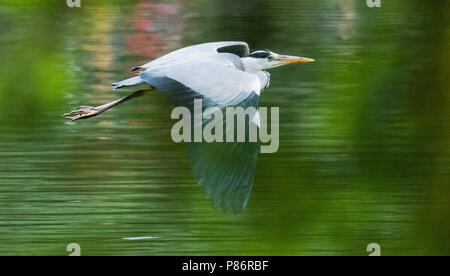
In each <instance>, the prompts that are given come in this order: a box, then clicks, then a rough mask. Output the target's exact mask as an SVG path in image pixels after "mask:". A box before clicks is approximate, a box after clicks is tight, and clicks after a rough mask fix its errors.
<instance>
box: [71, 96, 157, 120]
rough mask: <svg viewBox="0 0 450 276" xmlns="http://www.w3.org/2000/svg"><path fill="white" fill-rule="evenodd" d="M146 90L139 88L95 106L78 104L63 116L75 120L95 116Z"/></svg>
mask: <svg viewBox="0 0 450 276" xmlns="http://www.w3.org/2000/svg"><path fill="white" fill-rule="evenodd" d="M148 91H149V90H139V91H136V92H134V93H133V94H130V95H128V96H126V97H124V98H121V99H118V100H115V101H112V102H109V103H107V104H104V105H100V106H96V107H93V106H80V107H78V108H77V109H75V110H74V111H72V112H70V113H66V114H64V116H65V117H66V119H69V120H72V121H77V120H81V119H89V118H92V117H95V116H97V115H99V114H101V113H103V112H105V111H106V110H108V109H111V108H113V107H115V106H117V105H119V104H122V103H124V102H127V101H129V100H131V99H133V98H137V97H140V96H143V95H144V94H145V93H147V92H148Z"/></svg>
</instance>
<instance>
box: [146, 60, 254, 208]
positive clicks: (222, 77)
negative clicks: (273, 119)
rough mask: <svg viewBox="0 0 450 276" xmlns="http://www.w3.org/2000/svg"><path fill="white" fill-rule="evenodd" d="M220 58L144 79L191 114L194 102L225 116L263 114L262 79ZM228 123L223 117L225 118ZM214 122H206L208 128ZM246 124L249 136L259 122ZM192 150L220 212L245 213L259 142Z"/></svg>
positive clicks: (149, 72) (193, 144) (186, 64)
mask: <svg viewBox="0 0 450 276" xmlns="http://www.w3.org/2000/svg"><path fill="white" fill-rule="evenodd" d="M217 56H219V57H211V58H205V59H202V60H201V61H198V60H197V62H195V63H189V62H181V63H180V64H178V65H177V66H174V67H159V68H156V69H153V68H151V69H149V70H147V71H145V72H142V73H141V75H140V76H141V78H142V79H143V80H144V81H146V82H148V83H149V84H151V85H152V86H154V87H155V88H156V89H157V90H158V91H160V92H162V93H163V94H165V95H167V96H168V97H169V98H170V99H172V100H173V102H174V103H175V104H176V105H177V106H185V107H187V108H188V109H189V110H190V111H191V112H193V107H194V99H202V107H203V111H204V110H205V109H206V108H208V107H218V108H219V109H221V110H222V111H224V110H225V109H226V107H230V106H235V107H236V106H239V107H242V108H244V109H246V108H248V107H253V108H254V109H257V108H258V105H259V91H260V86H261V84H260V82H259V79H258V77H257V76H256V75H253V74H250V73H247V72H244V71H241V70H238V69H237V68H236V67H235V66H233V64H232V62H231V63H230V62H229V60H223V58H224V57H223V56H221V55H217ZM225 58H227V56H225ZM223 113H225V112H223ZM255 116H257V113H256V114H255ZM191 117H192V118H194V116H191ZM226 117H227V116H226V115H223V118H226ZM210 120H211V119H210ZM210 120H206V119H203V121H202V125H203V126H204V125H206V124H207V123H208V122H209V121H210ZM245 120H246V122H245V123H246V130H247V131H248V129H249V124H252V122H250V121H254V120H251V118H248V117H247V118H245ZM247 120H248V121H247ZM233 121H234V117H233ZM238 123H242V122H238ZM223 124H224V128H223V129H225V130H224V132H226V131H227V127H228V126H229V125H230V124H229V122H228V121H226V120H225V121H224V122H223ZM233 131H234V129H233ZM191 133H193V132H191ZM246 136H248V135H247V134H246ZM235 137H236V136H235ZM224 141H225V139H224ZM256 141H258V139H256ZM186 144H187V146H188V153H189V157H190V160H191V162H192V166H193V168H194V173H195V176H196V178H197V182H198V184H199V185H201V186H203V188H204V190H205V194H206V196H207V197H210V198H211V199H212V202H213V205H214V207H218V206H221V207H222V208H223V209H224V210H228V209H232V210H233V211H234V212H235V213H238V212H242V211H243V210H244V209H245V207H246V204H247V200H248V197H249V195H250V192H251V188H252V186H253V180H254V171H255V167H256V160H257V153H258V149H259V144H258V142H249V141H248V139H247V140H246V142H237V141H235V142H212V143H207V142H204V141H203V142H191V143H186Z"/></svg>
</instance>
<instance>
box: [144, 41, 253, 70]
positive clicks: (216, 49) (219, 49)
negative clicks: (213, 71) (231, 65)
mask: <svg viewBox="0 0 450 276" xmlns="http://www.w3.org/2000/svg"><path fill="white" fill-rule="evenodd" d="M217 53H229V54H234V55H236V56H238V57H243V56H246V55H248V54H249V53H250V49H249V47H248V45H247V43H245V42H241V41H223V42H210V43H203V44H199V45H193V46H189V47H185V48H181V49H178V50H176V51H173V52H170V53H169V54H167V55H164V56H162V57H160V58H158V59H156V60H153V61H151V62H149V63H146V64H144V65H142V66H138V67H136V69H139V68H144V69H148V68H157V67H160V66H172V65H176V64H179V62H180V61H188V60H191V59H194V60H196V61H199V58H200V57H201V56H210V55H217Z"/></svg>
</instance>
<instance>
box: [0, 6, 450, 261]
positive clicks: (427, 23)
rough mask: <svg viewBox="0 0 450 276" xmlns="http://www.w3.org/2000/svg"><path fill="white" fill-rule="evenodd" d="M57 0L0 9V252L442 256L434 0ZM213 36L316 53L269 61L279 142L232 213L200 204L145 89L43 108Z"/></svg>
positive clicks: (445, 98) (446, 229)
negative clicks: (84, 117)
mask: <svg viewBox="0 0 450 276" xmlns="http://www.w3.org/2000/svg"><path fill="white" fill-rule="evenodd" d="M64 2H65V1H37V0H36V1H32V0H28V1H20V3H19V2H18V1H10V0H8V1H2V4H0V32H1V36H0V254H1V255H17V254H19V255H68V254H69V253H68V252H66V246H67V245H68V244H69V243H78V244H80V246H81V254H82V255H100V254H102V255H163V254H164V255H167V254H169V255H184V254H190V255H205V254H206V255H209V254H214V255H250V254H255V255H368V253H367V252H366V246H367V245H368V244H369V243H372V242H375V243H379V244H380V246H381V254H382V255H399V254H403V255H419V254H431V255H449V254H450V242H449V240H450V222H449V218H450V202H449V195H450V186H449V183H450V181H449V180H450V177H449V176H450V175H449V168H450V142H449V141H450V123H449V122H450V121H449V119H450V94H449V92H450V91H449V88H450V86H449V81H448V76H449V63H448V62H449V51H448V47H449V41H450V36H449V31H448V30H449V25H448V15H449V14H448V10H449V6H448V3H446V1H418V0H417V1H406V0H401V1H384V0H382V7H381V8H378V9H369V8H368V7H367V6H366V4H365V1H356V0H346V1H331V0H328V1H314V0H305V1H294V0H292V1H285V0H283V1H279V0H277V1H275V0H274V1H269V0H265V1H236V0H232V1H229V0H227V1H225V0H221V1H199V0H196V1H155V2H151V1H150V2H149V1H128V2H126V1H120V2H119V1H95V4H94V3H92V2H94V1H83V0H82V7H81V8H78V9H77V8H72V9H70V8H67V7H66V5H65V3H64ZM221 40H243V41H247V42H248V43H249V44H250V46H251V48H252V49H264V48H269V49H271V50H273V51H275V52H279V53H284V54H292V55H301V56H306V57H311V58H315V59H316V60H317V61H316V62H315V63H312V64H300V65H291V66H286V67H283V68H277V69H274V70H272V71H271V73H272V81H271V87H270V88H269V89H268V90H266V91H264V92H263V94H262V99H261V105H262V106H268V107H270V106H278V107H280V148H279V151H278V152H277V153H275V154H263V155H260V157H259V160H258V164H257V171H256V178H255V185H254V189H253V192H252V195H251V197H250V200H249V204H248V206H247V211H246V212H245V213H244V214H240V215H237V216H234V215H231V214H224V213H223V212H222V211H221V210H220V209H218V210H214V209H213V208H211V205H210V202H209V201H208V200H206V199H204V198H203V194H202V190H201V188H200V187H197V186H196V184H195V181H194V178H193V173H192V171H191V168H190V166H189V162H188V159H187V156H186V154H185V151H184V148H183V146H182V145H180V144H174V143H173V142H172V140H171V139H170V129H171V126H172V125H173V123H174V122H173V121H171V120H170V113H171V110H172V107H171V105H170V104H169V102H168V101H167V100H166V99H165V98H164V97H163V96H162V95H160V94H158V93H156V92H155V93H153V94H151V95H148V96H146V97H144V98H142V99H136V100H134V101H132V102H129V103H127V104H125V105H123V106H121V107H118V108H117V109H115V110H113V111H111V112H108V113H105V114H103V115H102V116H101V117H98V118H95V119H92V120H89V121H81V122H77V123H75V124H72V123H68V122H66V121H64V119H63V118H62V117H60V115H61V114H63V113H64V112H67V111H70V110H72V109H73V108H75V107H77V106H79V105H84V104H89V105H96V104H103V103H105V102H107V101H109V100H113V99H115V98H117V97H119V96H123V95H118V94H117V93H116V92H113V91H112V90H111V89H110V85H111V83H112V82H114V81H117V80H121V79H123V78H126V77H128V76H130V73H129V72H128V71H129V68H131V67H133V66H135V65H139V64H142V63H143V62H145V61H147V60H150V59H154V58H157V57H159V56H160V55H162V54H164V53H167V52H170V51H172V50H174V49H177V48H180V47H183V46H187V45H192V44H197V43H203V42H209V41H221ZM136 237H151V238H147V239H138V240H133V239H131V240H130V239H127V238H136Z"/></svg>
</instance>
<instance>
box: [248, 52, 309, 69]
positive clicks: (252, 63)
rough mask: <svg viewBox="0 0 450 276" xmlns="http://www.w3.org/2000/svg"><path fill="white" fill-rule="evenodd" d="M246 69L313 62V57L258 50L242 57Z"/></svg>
mask: <svg viewBox="0 0 450 276" xmlns="http://www.w3.org/2000/svg"><path fill="white" fill-rule="evenodd" d="M242 60H243V62H244V66H245V69H246V71H260V70H266V69H271V68H275V67H279V66H282V65H286V64H290V63H300V62H313V61H314V59H310V58H305V57H296V56H286V55H280V54H277V53H274V52H272V51H269V50H258V51H255V52H253V53H251V54H249V55H247V56H245V57H243V58H242Z"/></svg>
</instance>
